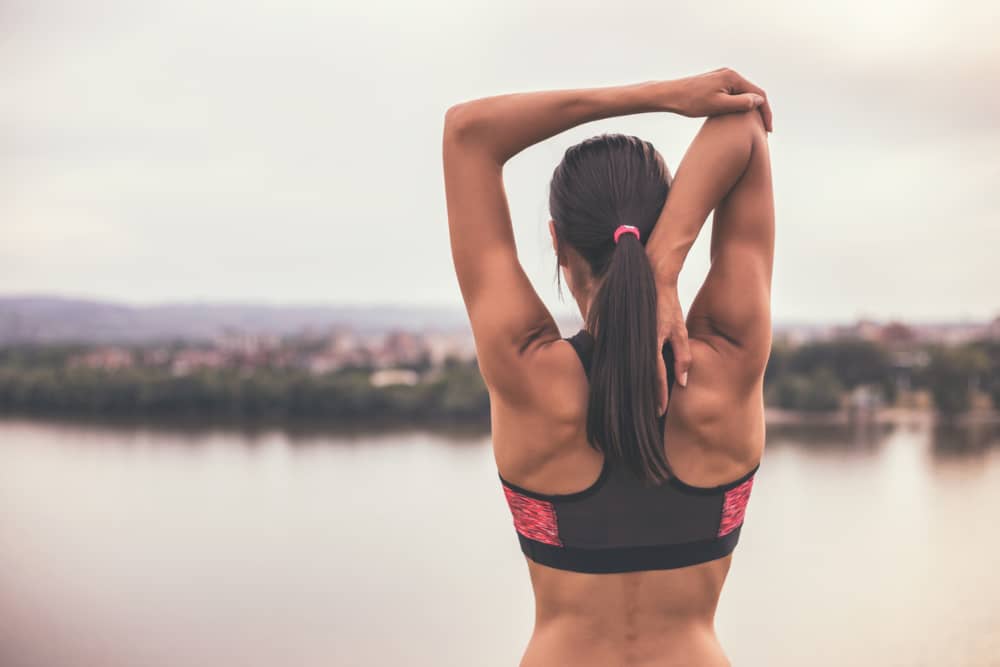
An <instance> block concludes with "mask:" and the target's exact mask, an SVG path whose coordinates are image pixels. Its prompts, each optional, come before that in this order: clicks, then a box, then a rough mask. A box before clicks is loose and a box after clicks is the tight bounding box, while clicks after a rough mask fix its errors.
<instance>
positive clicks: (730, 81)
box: [671, 67, 774, 132]
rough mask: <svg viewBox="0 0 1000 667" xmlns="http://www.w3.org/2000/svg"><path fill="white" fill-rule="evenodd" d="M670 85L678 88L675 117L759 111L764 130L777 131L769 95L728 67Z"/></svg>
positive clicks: (678, 80) (697, 116)
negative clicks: (676, 115) (677, 115)
mask: <svg viewBox="0 0 1000 667" xmlns="http://www.w3.org/2000/svg"><path fill="white" fill-rule="evenodd" d="M671 83H672V84H673V85H674V86H676V87H677V92H676V95H675V99H674V100H672V105H671V110H672V111H674V112H675V113H679V114H681V115H682V116H688V117H690V118H700V117H703V116H718V115H719V114H724V113H735V112H739V111H750V110H751V109H759V110H760V115H761V117H762V118H763V119H764V128H765V129H766V130H767V131H768V132H771V131H772V130H773V129H774V124H773V119H772V116H771V105H770V104H769V103H768V101H767V94H766V93H765V92H764V91H763V90H762V89H761V88H760V87H758V86H755V85H754V84H752V83H750V82H749V81H747V80H746V79H744V78H743V77H742V76H740V75H739V73H737V72H734V71H733V70H731V69H729V68H728V67H723V68H721V69H717V70H713V71H711V72H706V73H705V74H699V75H697V76H689V77H687V78H684V79H677V80H676V81H672V82H671Z"/></svg>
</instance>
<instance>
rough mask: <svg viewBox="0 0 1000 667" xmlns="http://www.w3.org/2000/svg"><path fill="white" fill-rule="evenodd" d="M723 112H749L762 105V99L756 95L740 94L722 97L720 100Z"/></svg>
mask: <svg viewBox="0 0 1000 667" xmlns="http://www.w3.org/2000/svg"><path fill="white" fill-rule="evenodd" d="M720 102H721V106H722V108H723V112H725V113H732V112H736V111H750V110H752V109H756V108H757V107H759V106H760V105H761V104H763V103H764V98H763V97H761V96H760V95H758V94H757V93H741V94H739V95H723V97H722V99H721V100H720Z"/></svg>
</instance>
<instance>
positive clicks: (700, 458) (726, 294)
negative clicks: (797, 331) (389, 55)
mask: <svg viewBox="0 0 1000 667" xmlns="http://www.w3.org/2000/svg"><path fill="white" fill-rule="evenodd" d="M654 111H672V112H675V113H679V114H681V115H685V116H709V117H710V118H709V119H708V120H706V121H705V123H704V125H703V126H702V128H701V130H700V131H699V133H698V135H697V136H696V137H695V139H694V141H693V142H692V144H691V146H690V147H689V148H688V151H687V153H686V154H685V156H684V159H683V160H682V161H681V163H680V166H679V167H678V169H677V174H676V178H675V179H673V182H671V178H670V173H669V171H668V169H667V167H666V166H665V164H664V162H663V160H662V158H661V157H660V155H659V154H658V153H657V152H656V151H655V150H654V149H653V147H652V146H651V145H650V144H649V143H647V142H644V141H642V140H640V139H637V138H635V137H626V136H622V135H604V136H600V137H595V138H593V139H589V140H587V141H584V142H583V143H581V144H579V145H577V146H573V147H572V148H570V149H569V150H567V151H566V154H565V157H564V158H563V160H562V162H561V163H560V164H559V166H558V167H557V168H556V170H555V173H554V174H553V177H552V182H551V186H550V212H551V217H552V220H551V221H550V222H549V228H550V232H551V234H552V244H553V248H554V250H555V253H556V257H557V262H558V266H559V268H560V270H561V271H562V274H563V277H564V279H565V280H566V282H567V284H568V286H569V288H570V291H571V292H572V294H573V297H574V298H575V300H576V302H577V303H578V305H579V307H580V312H581V314H582V315H583V318H584V321H585V323H586V326H585V328H584V329H583V330H581V331H580V332H578V333H576V334H575V335H573V336H571V337H568V338H563V337H562V336H561V335H560V332H559V329H558V327H557V326H556V323H555V321H554V320H553V318H552V316H551V315H550V314H549V312H548V310H546V308H545V306H544V305H543V304H542V302H541V300H540V299H539V297H538V295H537V294H536V293H535V291H534V290H533V289H532V286H531V284H530V282H529V281H528V279H527V277H526V276H525V274H524V271H523V269H522V268H521V265H520V264H519V262H518V258H517V252H516V249H515V246H514V238H513V235H512V231H511V221H510V215H509V212H508V207H507V201H506V197H505V195H504V188H503V180H502V171H503V165H504V163H505V162H506V161H507V160H509V159H510V158H511V157H513V156H514V155H516V154H517V153H519V152H520V151H521V150H523V149H525V148H527V147H528V146H531V145H533V144H535V143H538V142H540V141H543V140H544V139H547V138H549V137H551V136H554V135H556V134H559V133H560V132H562V131H564V130H567V129H569V128H572V127H574V126H576V125H579V124H581V123H585V122H588V121H592V120H598V119H602V118H609V117H612V116H624V115H628V114H635V113H644V112H654ZM770 129H771V111H770V107H769V106H768V104H767V101H766V96H765V94H764V92H763V91H762V90H760V89H759V88H757V87H756V86H754V85H753V84H750V83H749V82H747V81H746V80H744V79H743V78H742V77H741V76H739V75H738V74H737V73H735V72H733V71H731V70H728V69H723V70H718V71H715V72H709V73H707V74H703V75H700V76H696V77H690V78H687V79H680V80H675V81H663V82H647V83H642V84H637V85H630V86H622V87H615V88H600V89H588V90H565V91H553V92H539V93H526V94H516V95H505V96H499V97H491V98H486V99H481V100H476V101H473V102H467V103H464V104H460V105H457V106H455V107H453V108H451V109H450V110H449V111H448V113H447V115H446V119H445V130H444V171H445V187H446V193H447V202H448V222H449V227H450V236H451V247H452V254H453V258H454V262H455V270H456V272H457V274H458V281H459V286H460V288H461V291H462V296H463V298H464V300H465V305H466V308H467V310H468V313H469V318H470V321H471V324H472V330H473V334H474V337H475V342H476V350H477V355H478V359H479V365H480V370H481V372H482V375H483V378H484V380H485V382H486V385H487V387H488V389H489V393H490V399H491V417H492V434H493V448H494V454H495V458H496V463H497V468H498V471H499V475H500V481H501V485H502V489H503V491H504V493H505V495H506V497H507V500H508V502H509V504H510V508H511V511H512V514H513V517H514V525H515V528H516V530H517V539H518V541H519V542H520V545H521V548H522V551H524V553H525V555H526V556H527V562H528V570H529V573H530V576H531V582H532V587H533V589H534V594H535V603H536V613H535V628H534V633H533V634H532V637H531V640H530V642H529V644H528V646H527V649H526V651H525V653H524V656H523V659H522V662H521V664H522V665H524V666H534V665H544V666H550V665H574V666H584V665H601V666H607V665H726V664H728V660H727V658H726V656H725V653H724V652H723V650H722V648H721V647H720V645H719V643H718V641H717V639H716V637H715V631H714V615H715V608H716V605H717V602H718V599H719V594H720V590H721V588H722V584H723V581H724V579H725V577H726V573H727V571H728V569H729V565H730V560H731V558H732V556H731V553H732V551H733V548H734V547H735V545H736V540H737V539H738V538H739V534H740V528H741V526H742V523H743V516H744V510H745V507H746V502H747V499H748V497H749V494H750V489H751V486H752V484H753V475H754V472H755V471H756V469H757V466H758V464H759V461H760V457H761V454H762V451H763V448H764V417H763V400H762V383H763V373H764V366H765V364H766V362H767V358H768V354H769V351H770V342H771V326H770V307H769V303H770V284H771V266H772V261H773V254H774V251H773V248H774V209H773V198H772V194H771V175H770V162H769V157H768V145H767V134H766V133H767V132H768V131H770ZM712 210H714V211H715V215H714V224H713V226H712V240H711V259H712V264H711V269H710V270H709V272H708V275H707V277H706V278H705V281H704V284H703V285H702V287H701V290H700V291H699V292H698V295H697V297H696V298H695V300H694V302H693V304H692V305H691V309H690V312H689V314H688V317H687V322H686V324H685V321H684V318H683V316H682V315H681V312H680V306H679V302H678V298H677V277H678V274H679V273H680V270H681V267H682V265H683V263H684V259H685V257H686V255H687V252H688V250H689V249H690V248H691V245H692V244H693V243H694V241H695V238H696V237H697V235H698V233H699V231H700V229H701V227H702V225H703V224H704V222H705V219H706V218H707V216H708V214H709V212H710V211H712ZM668 342H669V344H667V343H668ZM661 351H662V354H661ZM675 379H676V382H675V381H674V380H675ZM668 397H669V410H668V409H667V406H668Z"/></svg>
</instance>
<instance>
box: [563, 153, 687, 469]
mask: <svg viewBox="0 0 1000 667" xmlns="http://www.w3.org/2000/svg"><path fill="white" fill-rule="evenodd" d="M669 190H670V172H669V170H668V169H667V167H666V165H665V164H664V163H663V159H662V158H661V157H660V155H659V153H657V152H656V149H654V148H653V145H652V144H650V143H649V142H647V141H643V140H642V139H639V138H637V137H631V136H626V135H622V134H605V135H601V136H598V137H593V138H591V139H587V140H585V141H582V142H580V143H579V144H577V145H575V146H572V147H570V148H569V149H567V150H566V154H565V155H564V156H563V159H562V161H561V162H560V163H559V165H558V166H557V167H556V169H555V171H554V172H553V174H552V183H551V185H550V187H549V212H550V213H551V214H552V221H553V228H554V230H555V233H556V237H557V240H558V243H559V247H560V248H561V247H563V245H565V246H568V247H572V248H573V249H574V250H576V252H577V253H579V255H580V256H581V257H582V258H583V259H584V260H585V261H586V263H587V266H588V267H589V270H590V271H589V275H586V276H583V275H581V276H579V278H580V279H579V281H578V284H581V285H582V284H585V283H586V284H593V285H596V288H595V292H594V293H593V294H592V295H591V297H590V306H589V308H588V310H587V315H586V317H587V323H586V326H587V330H588V331H589V332H590V333H591V334H592V335H593V337H594V347H593V351H592V354H591V359H590V372H589V376H590V396H589V399H588V402H589V406H588V410H587V438H588V440H589V441H590V444H591V445H592V446H593V447H594V448H596V449H598V450H600V451H601V452H603V453H604V456H605V458H606V459H608V460H609V461H611V462H612V463H616V464H619V465H624V466H625V467H627V468H629V469H630V470H631V471H632V472H633V473H634V474H635V476H636V477H638V478H639V479H644V480H647V481H649V482H653V483H656V482H660V481H663V480H665V479H666V478H667V477H669V472H668V468H667V461H666V456H665V455H664V453H663V432H662V420H661V419H660V418H659V415H658V414H657V402H656V394H657V387H656V385H657V378H656V372H657V361H658V359H657V355H658V354H660V351H659V350H657V349H656V347H657V337H656V285H655V283H654V281H653V271H652V268H651V267H650V265H649V258H648V257H647V256H646V248H645V246H644V245H643V243H642V239H648V238H649V234H650V233H651V232H652V231H653V227H654V226H655V225H656V224H657V222H656V221H657V219H658V218H659V215H660V211H661V210H662V209H663V204H664V202H666V200H667V194H668V192H669ZM622 222H627V223H628V224H627V225H622V224H620V223H622ZM626 231H627V233H625V232H626ZM563 266H567V267H569V264H568V263H565V264H563ZM569 270H573V269H572V268H570V269H569ZM558 276H559V270H558V269H557V271H556V277H557V278H558ZM575 278H577V276H574V279H575ZM591 281H593V282H591ZM574 282H577V281H576V280H574Z"/></svg>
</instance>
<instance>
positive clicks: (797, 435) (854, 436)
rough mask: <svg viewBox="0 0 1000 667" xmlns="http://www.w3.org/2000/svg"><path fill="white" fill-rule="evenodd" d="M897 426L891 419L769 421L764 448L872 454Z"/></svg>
mask: <svg viewBox="0 0 1000 667" xmlns="http://www.w3.org/2000/svg"><path fill="white" fill-rule="evenodd" d="M900 427H901V425H900V424H898V423H893V422H875V421H858V422H853V423H844V424H841V423H795V424H771V425H768V427H767V446H768V447H782V446H790V447H808V448H811V449H833V450H849V451H853V452H858V453H864V452H868V453H875V452H876V451H877V449H878V447H879V446H880V445H881V444H882V443H883V442H885V440H886V438H887V437H888V436H889V435H890V434H891V433H892V432H893V431H894V430H895V429H897V428H900Z"/></svg>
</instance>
